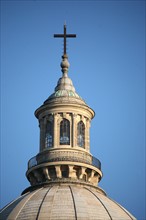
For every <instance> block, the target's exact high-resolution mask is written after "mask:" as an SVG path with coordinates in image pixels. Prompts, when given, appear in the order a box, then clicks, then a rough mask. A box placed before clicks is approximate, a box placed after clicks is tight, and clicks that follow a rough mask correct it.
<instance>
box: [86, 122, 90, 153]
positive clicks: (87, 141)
mask: <svg viewBox="0 0 146 220" xmlns="http://www.w3.org/2000/svg"><path fill="white" fill-rule="evenodd" d="M85 149H86V150H87V151H88V152H90V120H89V119H88V118H87V119H86V128H85Z"/></svg>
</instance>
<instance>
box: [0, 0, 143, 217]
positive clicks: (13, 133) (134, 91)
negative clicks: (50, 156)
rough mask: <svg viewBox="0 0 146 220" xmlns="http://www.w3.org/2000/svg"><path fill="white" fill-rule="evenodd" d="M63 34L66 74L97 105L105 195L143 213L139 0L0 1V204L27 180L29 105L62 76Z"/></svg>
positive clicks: (35, 146) (32, 141) (94, 135)
mask: <svg viewBox="0 0 146 220" xmlns="http://www.w3.org/2000/svg"><path fill="white" fill-rule="evenodd" d="M64 21H66V23H67V31H68V33H75V34H77V38H76V39H69V40H68V46H67V48H68V49H67V52H68V55H69V62H70V69H69V77H71V79H72V81H73V83H74V86H75V88H76V91H77V93H78V94H79V95H80V96H81V97H82V98H83V99H84V100H86V102H87V104H88V105H89V106H90V107H91V108H93V109H94V111H95V112H96V116H95V118H94V119H93V120H92V126H91V132H90V135H91V136H90V138H91V139H90V144H91V153H92V154H93V155H94V156H95V157H97V158H98V159H99V160H100V161H101V163H102V171H103V174H104V176H103V179H102V181H101V182H100V187H102V188H103V189H104V190H105V191H106V192H107V194H108V196H109V197H111V198H113V199H114V200H116V201H117V202H119V203H120V204H121V205H123V206H124V207H125V208H126V209H128V210H129V211H130V212H131V213H132V214H133V215H135V217H137V218H138V219H139V220H144V219H145V218H146V217H145V211H144V210H145V37H146V36H145V1H142V0H139V1H134V0H133V1H132V0H131V1H81V0H80V1H37V0H33V1H24V0H23V1H21V0H20V1H13V0H12V1H1V172H0V173H1V187H0V188H1V207H3V206H4V205H6V204H7V203H8V202H10V201H11V200H13V199H15V198H16V197H18V196H19V195H20V193H21V192H22V191H23V190H24V189H25V188H26V187H28V186H29V183H28V181H27V179H26V178H25V172H26V170H27V161H28V160H29V159H30V158H31V157H33V156H35V155H36V154H37V153H38V151H39V127H38V122H37V119H36V118H35V116H34V111H35V110H36V109H37V108H38V107H39V106H40V105H41V104H42V103H43V101H44V100H46V99H47V97H48V96H49V95H50V94H51V93H53V90H54V88H55V86H56V83H57V80H58V79H59V77H60V76H61V70H60V62H61V55H62V52H63V41H62V40H61V39H56V38H55V39H54V38H53V34H54V33H62V32H63V24H64Z"/></svg>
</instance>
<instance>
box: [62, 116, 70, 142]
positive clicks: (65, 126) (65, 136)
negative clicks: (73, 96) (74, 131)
mask: <svg viewBox="0 0 146 220" xmlns="http://www.w3.org/2000/svg"><path fill="white" fill-rule="evenodd" d="M69 144H70V122H69V120H67V119H63V120H62V121H61V123H60V145H69Z"/></svg>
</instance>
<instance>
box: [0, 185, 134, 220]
mask: <svg viewBox="0 0 146 220" xmlns="http://www.w3.org/2000/svg"><path fill="white" fill-rule="evenodd" d="M1 219H2V220H4V219H5V220H7V219H9V220H13V219H17V220H24V219H25V220H30V219H32V220H33V219H35V220H38V219H39V220H45V219H46V220H47V219H51V220H65V219H66V220H75V219H83V220H86V219H87V220H93V219H94V220H95V219H96V220H105V219H106V220H112V219H114V220H119V219H120V220H122V219H123V220H125V219H126V220H132V219H133V220H135V218H134V217H133V216H132V215H131V214H130V213H129V212H128V211H127V210H125V209H124V208H123V207H122V206H120V205H119V204H117V203H116V202H114V201H113V200H111V199H110V198H108V197H107V196H106V194H105V193H104V191H103V190H102V189H100V188H99V187H90V186H87V185H83V184H80V185H77V184H71V183H69V184H67V183H66V184H65V183H64V184H63V183H60V184H52V185H47V186H43V187H40V188H38V189H35V190H33V191H31V192H28V193H25V194H24V195H22V196H21V197H19V198H18V199H16V200H15V201H13V202H12V203H10V204H9V205H7V206H6V207H5V208H4V209H3V210H2V213H1Z"/></svg>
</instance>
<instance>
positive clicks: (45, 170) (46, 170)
mask: <svg viewBox="0 0 146 220" xmlns="http://www.w3.org/2000/svg"><path fill="white" fill-rule="evenodd" d="M43 174H44V175H45V178H46V179H47V180H50V179H51V178H50V176H49V172H48V168H46V167H45V168H43Z"/></svg>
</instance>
